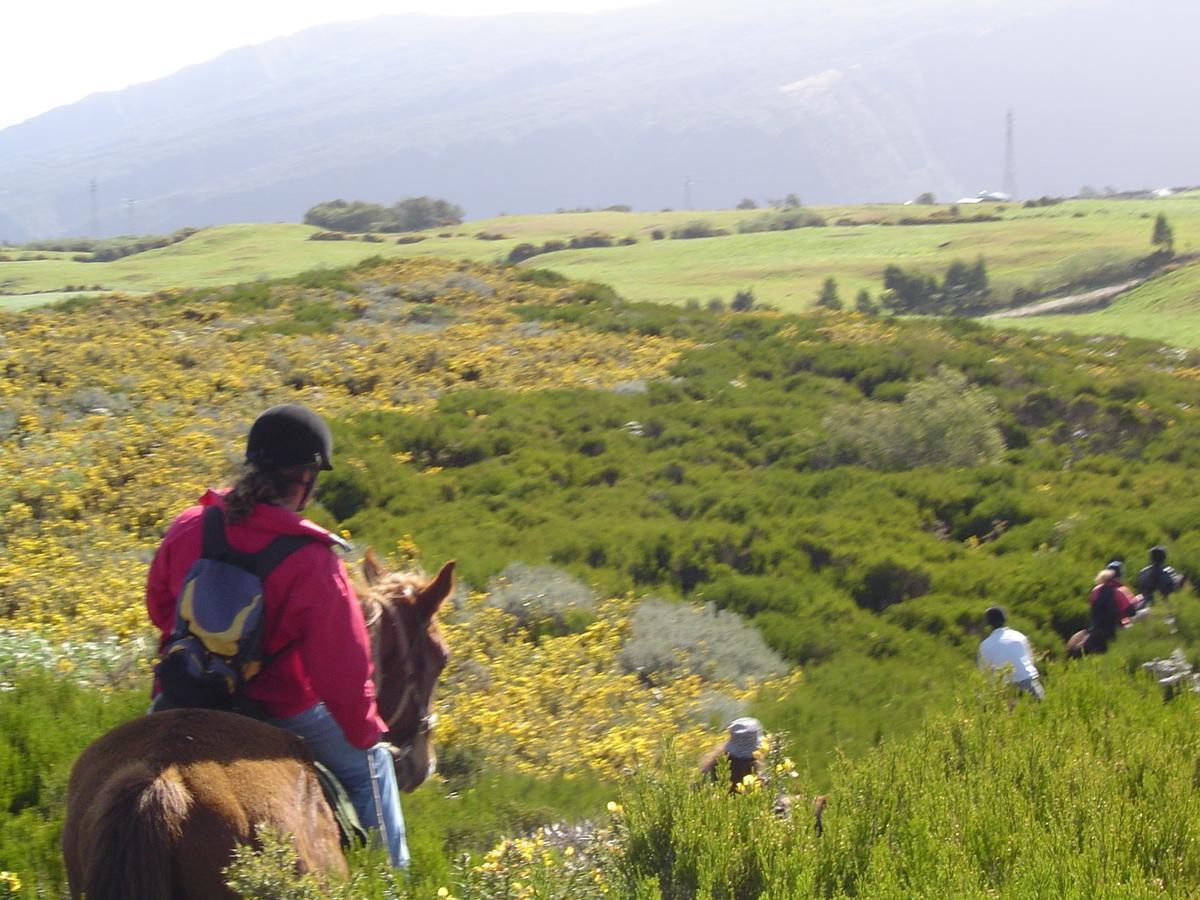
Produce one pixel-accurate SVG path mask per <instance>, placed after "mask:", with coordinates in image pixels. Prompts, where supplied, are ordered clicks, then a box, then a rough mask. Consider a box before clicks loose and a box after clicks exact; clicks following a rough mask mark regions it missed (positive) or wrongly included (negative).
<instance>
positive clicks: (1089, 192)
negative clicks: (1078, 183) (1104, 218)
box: [1079, 184, 1100, 200]
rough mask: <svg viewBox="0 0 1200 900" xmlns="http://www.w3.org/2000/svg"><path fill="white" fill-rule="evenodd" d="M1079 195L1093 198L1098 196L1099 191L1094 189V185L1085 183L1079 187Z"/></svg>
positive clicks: (1089, 198) (1088, 198) (1085, 198)
mask: <svg viewBox="0 0 1200 900" xmlns="http://www.w3.org/2000/svg"><path fill="white" fill-rule="evenodd" d="M1079 196H1080V197H1082V198H1083V199H1084V200H1095V199H1096V198H1097V197H1099V196H1100V192H1099V191H1098V190H1096V189H1095V188H1094V187H1092V186H1091V185H1090V184H1085V185H1084V186H1083V187H1081V188H1080V189H1079Z"/></svg>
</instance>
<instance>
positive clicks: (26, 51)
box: [0, 0, 649, 128]
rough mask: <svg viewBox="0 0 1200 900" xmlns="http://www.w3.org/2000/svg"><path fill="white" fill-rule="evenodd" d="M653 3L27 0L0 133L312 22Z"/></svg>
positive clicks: (8, 72) (7, 23)
mask: <svg viewBox="0 0 1200 900" xmlns="http://www.w3.org/2000/svg"><path fill="white" fill-rule="evenodd" d="M647 2H649V0H203V2H194V0H188V2H183V0H108V2H96V0H58V2H46V0H40V2H39V0H33V2H29V3H26V2H23V0H15V2H5V3H4V4H3V5H4V7H5V9H4V11H3V13H0V128H5V127H7V126H9V125H14V124H16V123H17V122H21V121H23V120H25V119H28V118H32V117H33V116H36V115H38V114H39V113H43V112H45V111H46V110H48V109H52V108H54V107H56V106H62V105H64V104H67V103H74V102H75V101H76V100H81V99H83V98H84V97H85V96H87V95H88V94H91V93H94V92H96V91H111V90H117V89H120V88H123V87H127V86H128V85H131V84H137V83H138V82H142V81H152V80H154V79H156V78H161V77H162V76H164V75H169V74H171V73H172V72H174V71H177V70H178V69H181V68H183V67H184V66H187V65H191V64H192V63H198V62H204V61H205V60H208V59H212V58H213V57H214V56H217V55H218V54H220V53H223V52H224V51H226V50H232V49H233V48H234V47H240V46H242V45H244V44H255V43H260V42H262V41H266V40H270V39H271V38H274V37H279V36H281V35H286V34H294V33H295V32H297V31H302V30H304V29H305V28H311V27H312V26H314V25H321V24H324V23H327V22H344V21H349V20H352V19H366V18H370V17H372V16H379V15H387V14H394V13H405V12H417V13H430V14H434V15H458V16H471V15H502V14H504V13H511V12H528V11H535V10H555V11H559V12H597V11H600V10H606V9H618V8H621V7H628V6H641V5H644V4H645V3H647Z"/></svg>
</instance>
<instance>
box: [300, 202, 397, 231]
mask: <svg viewBox="0 0 1200 900" xmlns="http://www.w3.org/2000/svg"><path fill="white" fill-rule="evenodd" d="M387 219H388V211H387V209H386V208H384V207H382V206H380V205H379V204H378V203H363V202H362V201H360V200H353V201H350V202H346V201H345V200H330V201H329V202H327V203H318V204H317V205H316V206H314V207H312V208H311V209H309V210H308V212H306V213H305V214H304V224H306V225H315V226H317V227H318V228H327V229H329V230H330V231H351V232H365V231H383V230H384V229H383V227H382V226H383V225H384V224H386V222H387Z"/></svg>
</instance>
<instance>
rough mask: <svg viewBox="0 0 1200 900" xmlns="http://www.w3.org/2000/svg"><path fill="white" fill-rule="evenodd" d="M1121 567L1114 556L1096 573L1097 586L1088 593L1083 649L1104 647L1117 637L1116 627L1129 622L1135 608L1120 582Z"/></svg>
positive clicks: (1125, 588)
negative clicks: (1089, 594)
mask: <svg viewBox="0 0 1200 900" xmlns="http://www.w3.org/2000/svg"><path fill="white" fill-rule="evenodd" d="M1122 569H1123V563H1122V562H1121V560H1119V559H1114V560H1113V561H1112V562H1110V563H1109V564H1108V565H1107V566H1105V567H1104V568H1103V569H1101V570H1100V573H1099V574H1098V575H1097V576H1096V586H1095V587H1093V588H1092V593H1091V596H1090V597H1088V603H1089V604H1090V606H1091V613H1090V616H1091V621H1090V623H1089V624H1088V637H1087V641H1086V642H1085V643H1084V645H1083V651H1084V652H1085V653H1103V652H1104V651H1106V650H1107V649H1108V642H1109V641H1111V640H1112V639H1113V638H1114V637H1116V635H1117V629H1118V628H1123V627H1124V626H1125V625H1128V624H1129V620H1130V618H1131V617H1132V616H1133V614H1134V613H1135V612H1137V609H1138V606H1137V604H1136V603H1135V602H1134V599H1133V594H1132V593H1130V591H1129V588H1127V587H1125V585H1123V584H1122V583H1121V571H1122Z"/></svg>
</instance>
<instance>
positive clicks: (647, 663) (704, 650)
mask: <svg viewBox="0 0 1200 900" xmlns="http://www.w3.org/2000/svg"><path fill="white" fill-rule="evenodd" d="M629 627H630V636H629V640H628V641H626V643H625V646H624V648H623V649H622V650H621V655H620V660H621V665H622V666H623V667H624V669H625V670H626V671H627V672H636V673H638V674H640V675H643V676H645V677H654V676H669V675H670V673H672V672H677V671H682V672H690V673H691V674H693V675H700V676H702V677H705V678H716V679H719V680H723V681H733V682H738V683H746V682H748V681H756V680H758V679H762V678H766V677H768V676H770V675H779V674H782V673H784V672H786V671H787V670H788V664H787V663H786V662H784V660H783V659H782V658H781V657H780V656H779V655H778V654H776V653H775V652H774V651H773V650H771V648H770V647H768V646H767V644H766V642H765V641H764V640H763V637H762V634H761V633H760V632H759V631H758V630H757V629H756V628H754V626H753V625H750V624H749V623H748V622H746V621H745V620H744V619H743V618H742V617H741V616H739V615H737V614H736V613H732V612H726V611H723V610H719V609H717V608H716V607H715V606H713V605H711V604H709V605H706V606H694V605H691V604H686V603H673V602H671V601H669V600H661V599H658V598H656V597H650V598H647V599H646V600H644V601H642V603H641V604H640V605H639V606H638V607H637V609H636V610H635V611H634V613H633V615H632V616H631V617H630V622H629ZM654 680H657V678H655V679H654Z"/></svg>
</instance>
